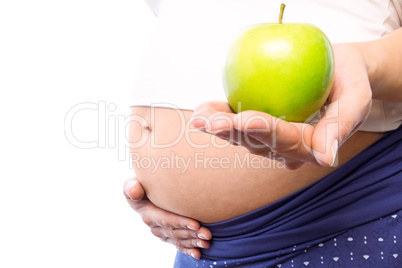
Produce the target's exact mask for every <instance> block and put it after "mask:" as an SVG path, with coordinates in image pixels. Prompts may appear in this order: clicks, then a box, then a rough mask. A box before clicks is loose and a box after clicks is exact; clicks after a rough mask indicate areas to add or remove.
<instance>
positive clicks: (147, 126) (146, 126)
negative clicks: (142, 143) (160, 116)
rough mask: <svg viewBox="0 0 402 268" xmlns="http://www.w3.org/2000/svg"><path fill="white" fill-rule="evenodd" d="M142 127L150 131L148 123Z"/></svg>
mask: <svg viewBox="0 0 402 268" xmlns="http://www.w3.org/2000/svg"><path fill="white" fill-rule="evenodd" d="M144 129H146V130H148V131H149V132H151V131H152V128H151V126H150V125H148V124H146V125H145V126H144Z"/></svg>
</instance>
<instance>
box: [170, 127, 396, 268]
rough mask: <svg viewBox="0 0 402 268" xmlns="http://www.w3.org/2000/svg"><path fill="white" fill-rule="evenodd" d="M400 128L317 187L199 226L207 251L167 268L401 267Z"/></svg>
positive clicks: (179, 256)
mask: <svg viewBox="0 0 402 268" xmlns="http://www.w3.org/2000/svg"><path fill="white" fill-rule="evenodd" d="M401 141H402V127H399V128H398V129H396V130H394V131H392V132H390V133H389V134H387V135H386V136H384V137H383V138H381V139H380V140H378V141H377V142H375V143H374V144H373V145H371V146H370V147H368V148H367V149H365V150H364V151H363V152H361V153H360V154H358V155H357V156H356V157H354V158H353V159H352V160H350V161H349V162H347V163H346V164H344V165H343V166H342V167H340V168H338V169H337V170H335V171H334V172H332V173H330V174H329V175H327V176H326V177H324V178H323V179H321V180H319V181H318V182H316V183H314V184H312V185H310V186H308V187H306V188H304V189H302V190H300V191H298V192H296V193H294V194H292V195H289V196H287V197H285V198H283V199H281V200H279V201H277V202H275V203H272V204H269V205H267V206H265V207H262V208H260V209H257V210H255V211H252V212H250V213H247V214H244V215H242V216H239V217H236V218H234V219H231V220H227V221H223V222H219V223H214V224H204V226H206V227H207V228H209V229H210V230H211V232H212V235H213V239H212V241H211V247H210V248H209V249H203V250H202V259H200V260H196V259H194V258H191V257H189V256H186V255H184V254H182V253H180V252H178V253H177V256H176V261H175V265H174V267H176V268H179V267H180V268H191V267H208V268H210V267H216V268H219V267H259V268H260V267H281V268H284V267H347V268H349V267H381V268H384V267H402V142H401Z"/></svg>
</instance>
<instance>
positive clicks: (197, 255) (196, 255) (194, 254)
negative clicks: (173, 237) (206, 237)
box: [179, 248, 201, 259]
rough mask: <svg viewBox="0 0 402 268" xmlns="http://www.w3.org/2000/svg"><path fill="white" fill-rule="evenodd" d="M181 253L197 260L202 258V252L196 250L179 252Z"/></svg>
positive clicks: (188, 249) (185, 249)
mask: <svg viewBox="0 0 402 268" xmlns="http://www.w3.org/2000/svg"><path fill="white" fill-rule="evenodd" d="M179 251H180V252H182V253H184V254H186V255H188V256H191V257H193V258H195V259H200V258H201V251H200V250H199V249H196V248H184V249H183V250H179Z"/></svg>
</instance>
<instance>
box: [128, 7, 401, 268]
mask: <svg viewBox="0 0 402 268" xmlns="http://www.w3.org/2000/svg"><path fill="white" fill-rule="evenodd" d="M341 2H342V1H330V0H326V1H294V2H293V1H288V3H287V10H286V14H285V19H284V23H286V22H306V23H312V24H314V25H316V26H318V27H319V28H321V29H322V30H323V31H324V32H325V33H326V34H327V35H328V37H329V39H330V40H331V42H332V43H333V44H334V53H335V77H334V85H333V88H332V91H331V94H330V97H329V99H328V101H327V107H326V110H325V113H324V112H323V113H324V114H323V116H322V118H321V120H320V121H319V122H318V123H317V124H315V125H314V126H313V125H307V124H294V123H289V122H285V121H281V120H279V119H275V118H273V117H271V116H270V115H268V114H263V113H258V112H254V111H247V112H243V113H241V114H238V115H235V114H234V113H233V112H232V111H231V109H230V107H229V106H228V104H227V103H226V102H225V96H224V93H223V89H222V83H221V68H222V66H223V62H224V59H225V56H226V52H227V49H228V47H229V45H230V43H231V41H232V40H233V36H235V35H236V33H237V32H238V31H239V30H240V29H242V28H243V27H245V26H247V25H250V24H254V23H259V22H273V21H275V20H276V19H277V13H278V9H279V6H280V2H278V1H262V0H247V1H244V0H230V1H229V0H215V1H212V0H203V1H196V0H166V1H163V2H161V3H159V2H155V1H150V4H151V6H153V7H154V11H155V13H157V14H158V24H157V28H156V31H155V33H154V35H153V37H152V38H151V42H150V44H149V46H148V49H147V52H146V54H145V55H144V59H143V62H142V64H141V66H140V69H139V72H138V74H137V79H136V88H135V92H134V96H133V104H132V107H131V119H132V120H131V124H130V146H131V159H132V163H133V167H134V169H135V174H136V178H137V180H138V181H139V182H140V183H137V184H136V186H135V187H131V189H128V188H130V187H129V186H127V189H126V194H127V196H130V197H131V199H132V200H130V199H129V203H130V204H131V205H132V207H133V208H134V209H135V210H137V211H138V212H139V213H140V214H141V215H142V217H143V219H144V221H145V222H146V223H147V224H148V225H149V226H151V228H152V231H153V233H154V234H155V235H156V236H158V237H161V238H163V239H164V240H165V241H167V242H171V243H173V244H175V245H176V246H178V248H179V250H180V251H181V252H184V253H185V254H183V253H181V252H178V254H177V257H176V262H175V267H234V266H238V267H281V266H282V267H302V266H303V267H305V266H308V265H309V267H318V266H319V265H324V266H323V267H327V266H328V267H342V266H343V267H358V266H363V267H369V266H370V265H371V267H401V265H402V252H401V250H402V233H401V231H400V230H401V229H402V220H401V219H402V172H401V170H402V153H401V152H402V144H401V139H402V128H401V127H400V124H401V121H402V45H401V44H402V29H400V27H401V18H402V8H401V7H402V2H401V1H397V0H395V1H378V0H377V1H375V0H370V1H367V0H356V1H353V2H348V3H347V4H346V3H341ZM335 21H336V23H334V22H335ZM200 103H203V104H201V105H199V104H200ZM194 111H195V112H194ZM255 118H258V120H254V119H255ZM250 122H251V123H250ZM255 129H258V130H259V131H258V132H257V134H256V132H255V131H253V130H255ZM257 145H258V148H257V147H256V146H257ZM143 190H145V193H146V197H147V198H144V199H142V200H137V201H135V200H136V199H141V198H142V195H143V192H142V191H143ZM195 220H196V221H199V222H201V225H202V227H201V228H200V229H199V227H200V226H199V225H198V222H196V221H195ZM182 226H185V227H184V228H181V227H182ZM164 227H165V228H164ZM175 228H176V229H175ZM193 229H195V230H193ZM198 229H199V230H198ZM209 231H210V232H209ZM211 234H212V240H211V241H210V243H209V242H208V241H207V240H208V239H209V238H210V236H211ZM197 235H199V236H198V238H197ZM200 235H201V236H200ZM199 249H200V250H199ZM200 253H201V255H200ZM200 257H201V258H200Z"/></svg>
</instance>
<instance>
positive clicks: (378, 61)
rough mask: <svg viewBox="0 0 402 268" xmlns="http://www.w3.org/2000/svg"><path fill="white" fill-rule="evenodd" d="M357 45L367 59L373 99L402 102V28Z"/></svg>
mask: <svg viewBox="0 0 402 268" xmlns="http://www.w3.org/2000/svg"><path fill="white" fill-rule="evenodd" d="M355 45H356V46H357V48H358V49H359V50H360V52H361V53H362V54H363V56H364V58H365V61H366V64H367V69H368V75H369V80H370V85H371V89H372V92H373V98H374V99H380V100H384V101H392V102H399V101H402V28H399V29H398V30H396V31H394V32H392V33H390V34H388V35H386V36H385V37H383V38H380V39H377V40H373V41H369V42H362V43H356V44H355Z"/></svg>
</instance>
